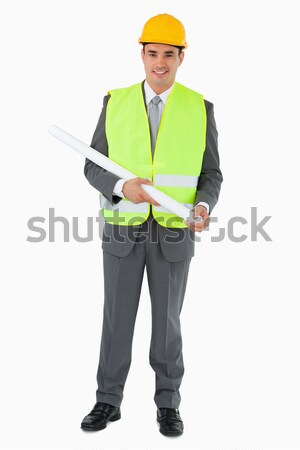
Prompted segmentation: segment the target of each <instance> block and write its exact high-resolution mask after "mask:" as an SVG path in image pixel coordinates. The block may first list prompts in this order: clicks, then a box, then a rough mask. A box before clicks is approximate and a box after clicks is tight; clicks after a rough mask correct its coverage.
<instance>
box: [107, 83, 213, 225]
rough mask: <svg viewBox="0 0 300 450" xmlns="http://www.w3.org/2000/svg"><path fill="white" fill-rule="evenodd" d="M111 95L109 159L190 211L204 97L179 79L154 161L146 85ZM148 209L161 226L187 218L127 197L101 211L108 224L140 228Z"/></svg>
mask: <svg viewBox="0 0 300 450" xmlns="http://www.w3.org/2000/svg"><path fill="white" fill-rule="evenodd" d="M109 94H110V96H111V97H110V99H109V102H108V104H107V110H106V125H105V126H106V137H107V142H108V157H109V158H110V159H112V160H113V161H115V162H116V163H118V164H120V165H121V166H123V167H125V168H126V169H128V170H129V171H130V172H132V173H134V174H135V175H136V176H137V177H141V178H148V179H149V180H151V181H152V183H153V186H154V187H156V188H157V189H159V190H160V191H162V192H164V193H166V194H167V195H169V196H170V197H172V198H173V199H175V200H177V201H178V202H180V203H182V204H183V205H185V206H186V207H188V208H189V209H192V208H193V203H194V200H195V195H196V191H197V183H198V178H199V175H200V172H201V166H202V159H203V154H204V151H205V146H206V108H205V103H204V99H203V96H202V95H201V94H198V93H197V92H195V91H192V90H191V89H188V88H186V87H185V86H183V85H181V84H179V83H175V85H174V87H173V89H172V91H171V93H170V95H169V97H168V100H167V102H166V105H165V108H164V111H163V114H162V118H161V122H160V125H159V130H158V134H157V140H156V146H155V149H154V156H153V161H152V153H151V138H150V129H149V121H148V116H147V111H146V108H145V101H144V97H143V90H142V84H141V83H139V84H136V85H133V86H130V87H127V88H121V89H116V90H112V91H109ZM100 195H101V194H100ZM150 208H152V214H153V216H154V218H155V220H156V221H157V222H158V223H159V224H160V225H162V226H164V227H169V228H186V225H185V223H184V219H182V218H180V217H178V216H177V215H175V214H174V213H171V212H170V211H168V210H167V209H165V208H163V207H162V206H160V207H157V206H154V205H150V204H149V203H147V202H143V203H137V204H135V203H133V202H131V201H130V200H128V199H126V198H124V199H122V200H121V201H120V202H119V203H117V204H114V205H111V203H110V202H106V205H105V207H103V209H102V214H103V216H104V219H105V220H106V221H107V222H109V223H112V224H115V225H121V226H122V225H124V226H133V225H134V226H136V225H139V224H141V223H143V222H145V220H147V218H148V216H149V214H150Z"/></svg>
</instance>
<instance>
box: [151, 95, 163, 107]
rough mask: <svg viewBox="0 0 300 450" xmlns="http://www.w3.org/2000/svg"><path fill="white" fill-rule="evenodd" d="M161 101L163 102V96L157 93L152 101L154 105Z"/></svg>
mask: <svg viewBox="0 0 300 450" xmlns="http://www.w3.org/2000/svg"><path fill="white" fill-rule="evenodd" d="M159 102H161V98H160V96H159V95H156V96H155V97H153V99H152V103H154V105H158V104H159Z"/></svg>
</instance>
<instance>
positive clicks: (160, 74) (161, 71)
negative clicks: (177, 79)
mask: <svg viewBox="0 0 300 450" xmlns="http://www.w3.org/2000/svg"><path fill="white" fill-rule="evenodd" d="M167 72H168V71H167V69H155V70H153V71H152V73H154V75H156V76H158V77H163V76H164V75H166V73H167Z"/></svg>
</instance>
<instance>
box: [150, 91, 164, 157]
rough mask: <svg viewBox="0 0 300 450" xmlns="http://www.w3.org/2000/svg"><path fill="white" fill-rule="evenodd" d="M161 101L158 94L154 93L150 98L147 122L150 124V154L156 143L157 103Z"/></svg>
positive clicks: (157, 124)
mask: <svg viewBox="0 0 300 450" xmlns="http://www.w3.org/2000/svg"><path fill="white" fill-rule="evenodd" d="M159 102H161V98H160V97H159V95H156V96H155V97H153V99H152V100H151V102H150V103H151V105H150V111H149V124H150V131H151V150H152V156H153V152H154V148H155V144H156V136H157V131H158V126H159V120H158V118H159V109H158V104H159Z"/></svg>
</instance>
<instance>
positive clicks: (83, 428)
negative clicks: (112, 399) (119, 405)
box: [81, 411, 121, 431]
mask: <svg viewBox="0 0 300 450" xmlns="http://www.w3.org/2000/svg"><path fill="white" fill-rule="evenodd" d="M120 419H121V412H120V411H119V412H118V414H116V415H115V416H113V417H111V418H110V419H109V420H108V421H107V423H108V422H116V421H117V420H120ZM107 423H106V424H105V425H103V426H101V427H98V428H95V427H87V426H85V425H83V426H82V425H81V429H82V430H84V431H100V430H104V429H105V428H106V426H107Z"/></svg>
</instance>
